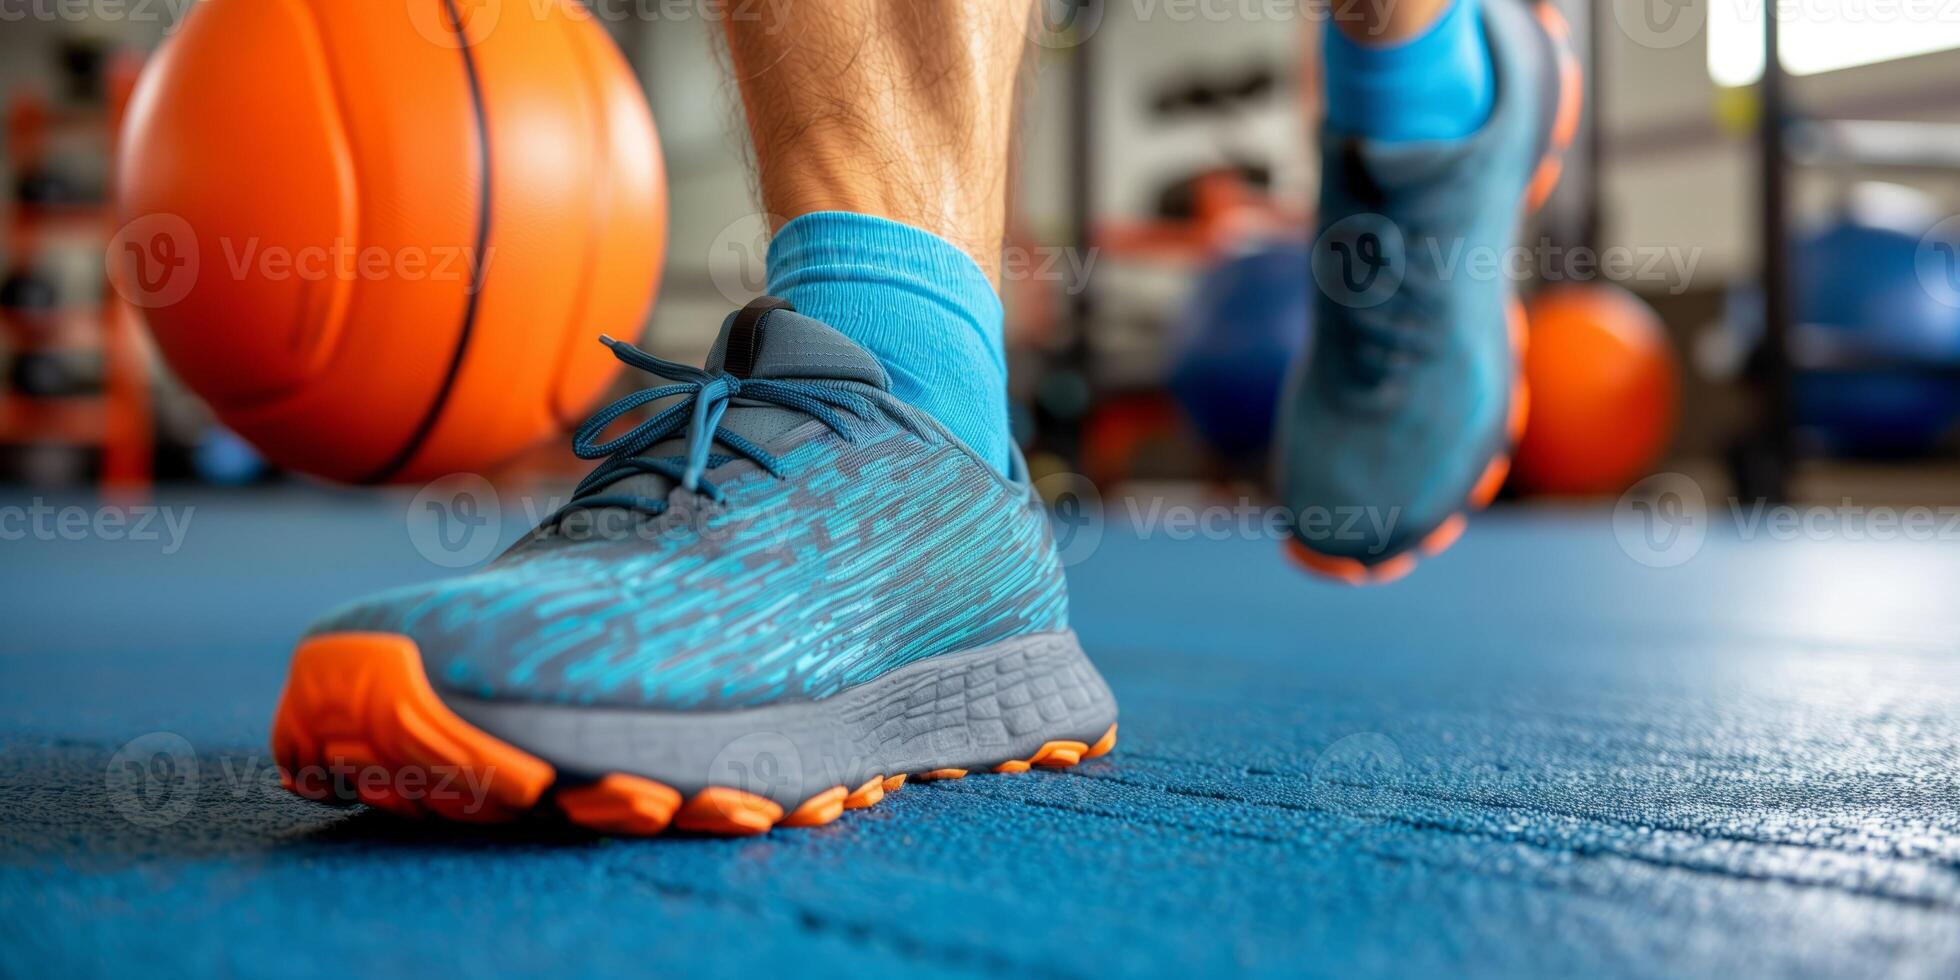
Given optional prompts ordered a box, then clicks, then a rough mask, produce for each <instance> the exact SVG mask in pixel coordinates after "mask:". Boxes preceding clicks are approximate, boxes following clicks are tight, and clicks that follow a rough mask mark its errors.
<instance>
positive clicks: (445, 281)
mask: <svg viewBox="0 0 1960 980" xmlns="http://www.w3.org/2000/svg"><path fill="white" fill-rule="evenodd" d="M459 10H461V11H465V13H463V14H460V15H459V14H458V13H457V11H459ZM118 178H119V179H118V184H117V196H118V204H119V206H120V209H121V214H122V217H123V219H124V221H125V225H124V227H123V230H122V233H121V234H120V235H119V237H118V240H117V241H116V242H115V243H113V246H112V255H111V259H112V261H113V262H114V264H115V266H116V270H117V279H116V282H117V286H118V290H119V291H120V292H121V293H122V294H123V295H124V296H125V297H127V298H128V299H130V301H131V302H132V303H133V304H134V305H136V306H137V307H139V308H140V309H141V312H142V314H143V316H144V317H145V319H146V320H147V321H148V324H149V327H150V330H151V331H152V333H153V334H154V335H155V337H156V340H157V343H158V345H159V346H160V348H161V349H162V351H163V353H164V355H165V357H166V359H167V360H168V361H169V363H170V366H171V367H172V368H173V369H174V370H175V372H176V373H177V375H178V376H179V377H181V378H182V379H183V380H184V382H185V383H186V384H187V385H188V386H189V387H190V388H191V389H192V390H193V391H195V392H196V393H197V394H198V395H199V396H200V397H202V398H203V399H204V400H205V401H206V402H208V403H209V404H210V405H211V407H212V408H213V409H214V410H215V411H216V412H217V414H218V416H219V417H220V418H221V419H222V420H223V421H224V422H225V424H226V425H228V426H230V427H231V428H232V429H234V430H235V431H237V432H238V433H239V434H240V435H243V436H244V437H245V438H246V439H248V440H250V441H251V442H252V443H253V444H254V445H256V446H257V447H258V448H259V449H260V450H261V451H262V452H264V453H265V454H266V456H268V457H269V458H270V459H271V460H272V461H274V462H275V463H278V464H280V465H282V466H285V467H288V468H292V469H297V470H302V471H305V472H309V473H313V474H316V475H319V476H324V477H328V478H331V479H335V480H342V481H359V482H387V481H415V480H423V479H428V478H430V477H433V476H440V475H442V474H446V473H451V472H458V471H481V470H483V469H485V468H488V467H491V466H493V465H495V464H496V463H498V462H500V461H502V460H504V459H507V458H509V457H510V456H512V455H514V454H516V453H518V452H520V451H522V450H523V449H524V448H526V447H527V446H529V445H531V444H533V443H535V442H537V441H538V440H540V439H543V438H545V437H548V436H550V435H552V434H554V433H557V432H560V431H562V430H564V429H566V428H568V427H570V426H573V425H576V424H577V423H578V422H579V421H581V420H582V419H583V417H584V415H585V413H586V411H587V409H588V408H589V406H590V404H591V402H592V401H593V400H594V399H595V398H596V397H597V396H598V395H599V394H600V393H601V392H602V390H603V389H604V388H605V387H606V385H607V383H608V382H609V381H610V379H611V378H612V377H613V376H614V373H615V368H616V367H617V365H616V362H615V361H614V359H613V357H612V355H611V354H610V353H609V352H607V351H606V349H605V348H604V347H602V346H600V344H599V343H598V342H597V337H598V335H600V334H602V333H610V334H613V335H615V336H620V337H623V338H637V336H638V335H639V332H640V329H641V324H642V322H643V320H644V318H645V315H646V312H647V309H648V307H649V305H650V304H651V302H652V298H653V294H654V292H655V287H656V282H657V276H658V270H659V269H660V267H661V260H662V253H663V251H664V248H665V245H666V215H667V199H666V181H665V173H664V169H663V165H662V161H661V157H660V150H659V144H658V142H657V140H656V138H655V134H654V126H653V118H652V115H651V113H650V112H649V111H648V109H647V104H646V100H645V98H644V96H643V95H642V94H641V92H640V89H639V86H638V84H637V82H636V81H635V79H634V76H633V74H632V72H631V70H630V69H629V68H628V67H627V64H626V62H625V60H624V59H623V58H622V57H621V56H620V53H619V51H618V49H617V48H616V47H614V45H613V44H612V42H611V41H610V39H608V38H607V36H606V34H605V32H604V31H603V30H601V28H600V27H599V25H598V24H597V23H596V22H594V21H593V19H592V17H591V15H590V14H589V13H587V12H585V10H584V9H583V8H582V7H579V6H578V5H577V4H575V3H571V2H569V0H549V2H546V3H542V4H512V3H505V4H487V5H486V4H452V3H450V2H448V0H408V2H406V3H389V4H381V3H372V4H370V3H358V4H346V3H331V2H329V0H304V2H295V3H278V4H267V3H259V2H256V0H207V2H205V3H202V4H199V5H198V6H197V7H195V8H193V9H192V10H191V11H190V13H189V15H188V17H187V19H186V22H185V23H184V25H183V26H182V28H181V29H180V30H179V31H178V33H177V34H176V36H174V37H172V38H171V39H170V40H169V41H168V42H166V43H165V45H164V47H163V48H162V50H161V51H160V52H159V54H158V55H157V57H156V58H155V59H154V61H153V62H152V63H151V66H150V68H149V70H148V71H147V72H146V73H145V74H144V76H143V79H142V82H141V83H140V84H139V86H138V88H137V92H136V95H135V97H134V100H133V102H132V104H131V106H130V120H129V126H128V129H127V133H126V139H125V140H124V144H123V158H122V161H121V166H120V168H119V173H118Z"/></svg>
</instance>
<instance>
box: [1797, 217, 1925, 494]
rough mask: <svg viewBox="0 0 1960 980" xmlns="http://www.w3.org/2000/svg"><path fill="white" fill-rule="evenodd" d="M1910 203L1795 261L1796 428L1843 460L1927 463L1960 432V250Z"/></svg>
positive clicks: (1810, 248)
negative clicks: (1923, 459)
mask: <svg viewBox="0 0 1960 980" xmlns="http://www.w3.org/2000/svg"><path fill="white" fill-rule="evenodd" d="M1937 218H1938V212H1937V211H1935V210H1933V209H1931V208H1927V207H1920V206H1914V202H1913V201H1911V200H1909V199H1907V200H1901V201H1897V202H1895V205H1894V206H1892V207H1884V208H1874V207H1870V206H1867V207H1864V208H1862V209H1861V208H1858V207H1855V206H1854V207H1852V208H1850V209H1847V211H1846V213H1844V214H1843V215H1841V216H1840V217H1839V219H1838V220H1836V221H1834V222H1832V223H1831V224H1830V225H1828V226H1825V227H1824V228H1822V229H1819V230H1817V231H1815V232H1813V233H1811V234H1808V235H1805V236H1803V237H1802V238H1800V239H1799V240H1798V242H1797V244H1796V248H1795V249H1794V250H1793V256H1792V263H1793V270H1792V271H1793V272H1794V275H1793V276H1792V279H1793V280H1794V290H1795V296H1793V297H1792V298H1793V300H1794V305H1795V314H1796V321H1797V325H1796V327H1795V330H1794V334H1793V336H1792V338H1791V340H1792V347H1793V351H1792V354H1793V356H1794V358H1795V360H1796V362H1797V366H1798V367H1799V368H1800V371H1799V373H1798V374H1797V376H1796V378H1795V382H1794V391H1793V395H1794V401H1795V406H1794V407H1795V411H1796V416H1797V418H1796V421H1797V424H1798V425H1799V426H1800V427H1802V429H1803V430H1804V431H1806V432H1807V433H1808V434H1809V435H1810V436H1811V438H1812V439H1813V440H1815V441H1816V442H1819V443H1821V446H1820V448H1823V449H1824V450H1826V451H1828V452H1831V453H1835V454H1842V455H1864V456H1907V455H1918V454H1923V453H1925V452H1928V451H1931V450H1933V449H1935V448H1937V446H1938V445H1939V444H1940V443H1941V441H1942V440H1945V439H1947V438H1949V437H1950V436H1951V435H1952V434H1953V433H1954V431H1955V429H1956V427H1960V380H1957V379H1960V373H1955V372H1956V371H1960V273H1956V272H1955V271H1954V270H1950V269H1942V268H1941V267H1940V266H1939V265H1938V263H1939V262H1941V261H1947V262H1952V261H1954V258H1955V257H1956V256H1960V240H1956V239H1955V238H1954V237H1952V236H1949V235H1946V234H1944V233H1943V232H1944V226H1939V225H1936V224H1935V222H1936V221H1937Z"/></svg>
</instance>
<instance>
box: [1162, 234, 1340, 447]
mask: <svg viewBox="0 0 1960 980" xmlns="http://www.w3.org/2000/svg"><path fill="white" fill-rule="evenodd" d="M1307 269H1308V263H1307V244H1306V242H1304V241H1300V240H1294V239H1282V240H1277V241H1268V242H1262V243H1259V244H1257V245H1254V246H1252V247H1250V248H1249V249H1248V250H1246V251H1242V252H1239V253H1237V254H1234V255H1232V256H1230V257H1228V258H1226V259H1224V260H1223V261H1221V262H1219V263H1218V264H1217V265H1215V266H1213V267H1212V268H1211V269H1209V270H1208V271H1206V272H1205V274H1204V276H1203V277H1202V278H1201V279H1200V280H1199V282H1198V287H1197V291H1196V292H1195V293H1194V294H1193V295H1192V297H1191V301H1190V303H1189V304H1188V305H1187V306H1186V307H1185V310H1184V315H1183V316H1182V318H1180V319H1179V320H1178V322H1177V323H1176V324H1175V325H1174V326H1173V327H1172V335H1171V372H1170V391H1171V395H1172V397H1173V398H1175V399H1176V400H1177V403H1178V405H1179V406H1180V407H1182V408H1183V409H1184V412H1185V414H1186V415H1188V416H1190V419H1191V422H1192V424H1193V425H1194V426H1195V427H1196V428H1197V430H1198V434H1199V436H1200V437H1202V438H1203V439H1204V441H1205V444H1206V445H1207V446H1209V447H1210V448H1211V449H1212V450H1213V451H1215V452H1217V453H1218V454H1219V455H1220V456H1221V457H1223V458H1225V459H1227V460H1245V459H1249V458H1253V457H1256V456H1258V455H1259V454H1262V453H1264V452H1265V451H1266V449H1267V447H1268V446H1270V445H1271V443H1272V439H1273V422H1274V418H1275V417H1276V416H1277V415H1278V412H1279V399H1280V392H1281V389H1282V388H1284V387H1285V385H1286V376H1287V371H1288V370H1289V369H1290V368H1291V366H1292V364H1293V362H1294V360H1295V359H1296V358H1298V357H1299V356H1300V352H1301V351H1303V350H1305V349H1306V347H1307V340H1308V338H1309V337H1311V336H1312V330H1313V324H1312V312H1311V306H1310V304H1309V295H1310V294H1309V288H1310V287H1309V286H1308V279H1307Z"/></svg>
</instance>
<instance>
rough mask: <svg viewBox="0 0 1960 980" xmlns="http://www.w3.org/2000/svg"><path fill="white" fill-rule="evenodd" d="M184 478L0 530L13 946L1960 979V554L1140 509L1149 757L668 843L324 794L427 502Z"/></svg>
mask: <svg viewBox="0 0 1960 980" xmlns="http://www.w3.org/2000/svg"><path fill="white" fill-rule="evenodd" d="M9 503H19V504H21V505H25V504H26V503H28V501H26V500H20V499H16V500H15V501H9ZM50 503H51V504H52V503H54V502H52V501H50ZM161 503H163V504H166V505H170V506H173V507H176V508H179V510H180V515H181V509H182V508H186V507H195V510H194V511H192V512H191V519H190V523H189V525H188V526H187V527H186V528H185V529H184V536H183V539H182V543H181V548H179V549H177V550H176V551H175V552H174V553H172V554H164V553H162V552H163V551H164V550H165V548H166V547H167V545H168V540H167V539H165V540H159V541H140V540H110V539H108V538H109V537H111V536H110V535H102V534H93V535H84V537H85V538H86V539H85V540H67V539H65V538H64V537H63V536H61V535H42V537H47V538H50V540H37V539H36V537H35V536H34V535H29V536H28V537H27V538H26V539H24V540H13V539H10V540H7V541H5V542H4V543H0V594H4V609H5V622H4V625H3V626H0V975H6V976H23V977H24V976H66V975H100V974H131V973H142V974H146V975H150V974H155V975H166V976H183V975H197V976H214V975H217V976H222V975H241V976H250V975H266V974H293V975H302V976H305V975H318V976H333V977H340V976H346V975H349V974H375V975H403V974H410V975H418V974H419V975H423V976H437V975H448V973H449V972H459V973H461V974H465V975H482V974H493V973H512V972H515V973H549V974H554V975H562V974H584V973H602V974H634V975H669V976H678V975H686V976H688V977H690V978H698V977H705V976H715V975H726V976H768V975H778V976H797V977H809V976H816V975H838V976H852V977H863V976H868V975H879V974H881V973H885V972H888V971H894V970H903V971H905V972H906V975H908V976H914V977H923V976H931V975H938V974H946V975H959V976H975V975H979V976H1012V977H1017V978H1018V977H1080V978H1091V977H1103V976H1110V975H1146V974H1156V975H1176V974H1186V973H1199V974H1217V973H1224V972H1227V971H1233V972H1249V973H1258V974H1284V975H1303V974H1304V975H1328V976H1335V975H1338V976H1367V975H1434V974H1437V973H1448V974H1490V975H1496V974H1506V975H1517V974H1534V975H1536V974H1559V975H1610V976H1619V975H1662V974H1665V975H1727V976H1731V977H1733V976H1764V975H1783V976H1804V975H1819V976H1822V975H1832V976H1847V975H1848V976H1866V975H1872V976H1876V975H1885V976H1908V977H1911V976H1925V977H1954V976H1956V975H1960V725H1957V724H1956V722H1960V645H1957V644H1956V637H1960V629H1956V627H1960V604H1956V603H1955V601H1954V599H1955V596H1956V595H1960V548H1956V547H1955V545H1954V543H1953V542H1952V541H1951V540H1944V541H1919V542H1908V541H1896V540H1895V541H1884V542H1880V541H1871V540H1848V539H1846V536H1842V535H1840V536H1835V539H1832V540H1777V539H1772V538H1768V537H1761V539H1759V540H1751V541H1747V542H1745V541H1742V540H1740V539H1739V536H1738V534H1737V532H1735V531H1734V530H1723V529H1721V528H1719V527H1718V528H1717V530H1716V531H1715V533H1714V534H1712V536H1711V537H1710V538H1709V540H1708V542H1707V544H1706V545H1705V547H1703V549H1702V550H1701V552H1700V553H1699V554H1697V555H1696V556H1695V557H1694V559H1693V560H1692V561H1689V562H1688V563H1687V564H1685V565H1682V566H1680V567H1675V568H1651V567H1647V566H1645V565H1642V564H1640V563H1638V562H1635V561H1633V560H1630V559H1629V558H1628V557H1627V555H1626V554H1625V553H1624V552H1623V551H1622V550H1621V548H1620V546H1619V545H1618V544H1617V543H1616V538H1615V537H1614V534H1613V531H1612V526H1611V522H1610V513H1607V512H1590V511H1536V510H1533V511H1526V510H1521V509H1513V510H1500V511H1496V512H1493V513H1491V514H1489V515H1487V516H1485V517H1483V518H1482V519H1480V520H1478V521H1477V522H1475V524H1474V525H1473V527H1472V530H1471V533H1470V534H1469V535H1468V536H1467V537H1466V538H1465V540H1464V542H1463V543H1462V544H1461V545H1460V546H1459V547H1458V548H1457V549H1456V550H1454V551H1452V552H1450V553H1449V554H1447V555H1445V556H1443V557H1442V558H1440V559H1437V560H1434V561H1432V562H1430V563H1428V564H1426V565H1425V566H1424V567H1423V568H1422V569H1420V570H1419V571H1418V572H1417V573H1416V575H1415V576H1413V577H1412V578H1410V579H1408V580H1406V581H1404V582H1402V583H1400V584H1398V585H1395V586H1392V587H1389V588H1382V589H1374V590H1368V591H1355V590H1350V589H1346V588H1342V587H1337V586H1331V585H1324V584H1320V583H1317V582H1314V581H1309V580H1308V579H1306V578H1303V577H1302V576H1300V575H1298V574H1296V573H1295V572H1294V571H1292V570H1291V569H1290V568H1289V567H1288V566H1287V565H1286V564H1285V563H1284V561H1283V559H1282V558H1281V556H1280V554H1279V552H1278V549H1277V548H1276V547H1275V546H1274V544H1273V543H1272V542H1271V541H1268V540H1261V539H1251V540H1247V539H1228V540H1208V539H1206V538H1205V536H1204V535H1202V534H1200V535H1198V536H1196V537H1193V538H1190V539H1185V540H1180V539H1178V538H1179V537H1184V536H1183V535H1171V534H1166V533H1163V532H1162V531H1161V529H1160V531H1159V533H1157V534H1154V535H1152V536H1150V537H1149V538H1148V539H1147V540H1146V539H1143V538H1140V537H1139V536H1138V535H1136V534H1134V533H1128V532H1125V531H1122V530H1119V529H1117V528H1116V527H1114V526H1112V527H1110V528H1108V529H1106V531H1105V533H1104V534H1103V536H1102V540H1101V542H1100V544H1099V545H1098V546H1097V547H1095V548H1094V549H1093V554H1091V555H1090V556H1089V557H1088V558H1087V559H1086V560H1084V561H1082V562H1081V563H1080V564H1079V565H1077V566H1076V567H1075V568H1073V569H1072V571H1071V583H1072V587H1073V590H1074V619H1075V623H1076V626H1077V628H1078V629H1079V630H1080V632H1081V634H1082V636H1083V639H1084V641H1085V644H1086V645H1087V646H1088V648H1089V649H1090V652H1091V653H1092V654H1093V655H1094V656H1095V657H1096V658H1097V660H1098V662H1099V663H1100V665H1101V666H1102V668H1103V670H1104V672H1105V673H1106V675H1107V676H1108V679H1109V681H1110V683H1111V685H1112V686H1113V687H1114V688H1115V690H1116V693H1117V696H1118V698H1119V699H1120V701H1121V705H1122V739H1121V743H1120V745H1119V746H1118V748H1117V751H1116V752H1115V753H1114V754H1112V755H1111V756H1109V757H1107V758H1104V759H1099V760H1095V761H1094V762H1091V763H1088V764H1084V765H1082V766H1080V767H1078V768H1076V769H1073V770H1069V771H1066V772H1047V771H1036V772H1033V773H1028V774H1025V775H1020V776H992V775H988V776H975V777H970V778H968V779H965V780H961V781H956V782H940V783H932V784H925V785H917V784H915V785H909V786H907V787H905V788H904V789H903V790H902V791H900V792H898V793H896V794H894V795H892V796H891V797H889V798H888V799H887V800H886V801H885V802H884V803H882V804H880V805H878V806H877V807H875V808H872V809H870V810H865V811H857V812H852V813H848V814H846V815H845V817H844V819H842V820H840V821H839V822H837V823H835V824H832V825H830V826H828V827H824V828H820V829H817V830H810V831H781V830H779V831H777V832H775V833H773V834H771V835H769V836H767V837H764V838H759V839H750V840H713V839H686V838H663V839H656V840H649V841H625V840H603V839H595V838H591V837H586V836H581V835H578V834H575V833H570V832H566V831H561V830H556V829H553V828H550V827H545V826H529V827H516V828H506V829H501V830H461V831H459V830H458V829H457V828H454V827H450V826H435V825H426V824H417V823H404V822H401V821H398V820H395V819H393V818H389V817H387V816H385V815H383V814H379V813H374V812H366V811H360V810H354V811H341V810H333V809H328V808H326V807H322V806H318V805H314V804H310V803H306V802H301V801H298V800H294V799H290V798H288V797H286V796H285V795H284V794H283V793H282V792H280V791H279V790H278V787H277V784H276V774H275V771H274V770H273V768H272V766H271V762H270V760H269V759H268V758H267V749H266V731H267V724H268V721H269V718H270V715H271V712H272V707H273V701H274V698H275V697H276V695H277V693H278V690H279V685H280V681H281V676H282V674H283V671H284V669H285V664H286V657H287V654H288V650H289V645H290V642H291V640H292V639H293V637H294V635H295V634H296V632H297V631H298V630H299V629H300V628H301V627H302V625H303V624H305V623H306V622H307V621H308V620H309V619H310V618H311V617H312V616H314V615H315V614H316V613H318V612H319V611H321V610H323V609H325V608H326V607H327V606H330V605H332V604H334V603H336V602H339V601H341V600H343V599H347V598H350V597H352V596H354V595H356V594H358V593H361V592H364V591H367V590H370V589H374V588H377V587H384V586H388V585H393V584H397V583H403V582H408V581H411V580H417V579H426V578H431V577H434V576H438V575H442V574H447V573H446V572H445V571H444V570H443V569H441V568H437V567H436V566H434V565H432V564H431V563H430V562H428V561H426V560H424V559H423V558H422V557H421V556H420V555H419V554H418V553H417V551H416V550H415V548H414V547H413V545H412V544H411V542H410V537H409V535H408V533H407V531H406V530H405V527H406V525H405V519H404V514H405V512H406V510H407V503H408V502H407V500H406V499H405V498H400V497H383V496H365V495H351V494H350V495H341V494H330V493H326V492H324V491H306V490H293V491H281V492H279V493H275V494H256V495H249V496H248V495H239V496H223V495H210V496H199V497H184V498H174V497H166V498H164V499H163V500H162V501H161ZM519 522H521V517H520V518H519ZM120 536H121V537H127V535H120ZM16 537H18V535H16ZM68 537H73V536H72V535H70V536H68ZM1759 537H1760V536H1759ZM132 740H134V741H132ZM192 753H194V759H195V762H194V763H191V762H190V761H189V760H190V759H192V758H193V756H192ZM173 759H178V760H183V761H184V762H185V763H186V765H187V766H188V767H189V768H187V769H186V770H184V772H194V773H195V779H194V780H192V779H182V778H180V779H176V780H170V779H151V780H147V781H146V780H145V779H144V778H143V775H144V774H145V773H149V774H151V775H161V776H168V775H169V772H168V770H167V766H168V764H169V763H170V762H171V761H172V760H173ZM159 765H162V766H165V767H166V768H165V769H163V770H159V769H157V768H156V767H158V766H159ZM158 787H161V789H159V788H158Z"/></svg>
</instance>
